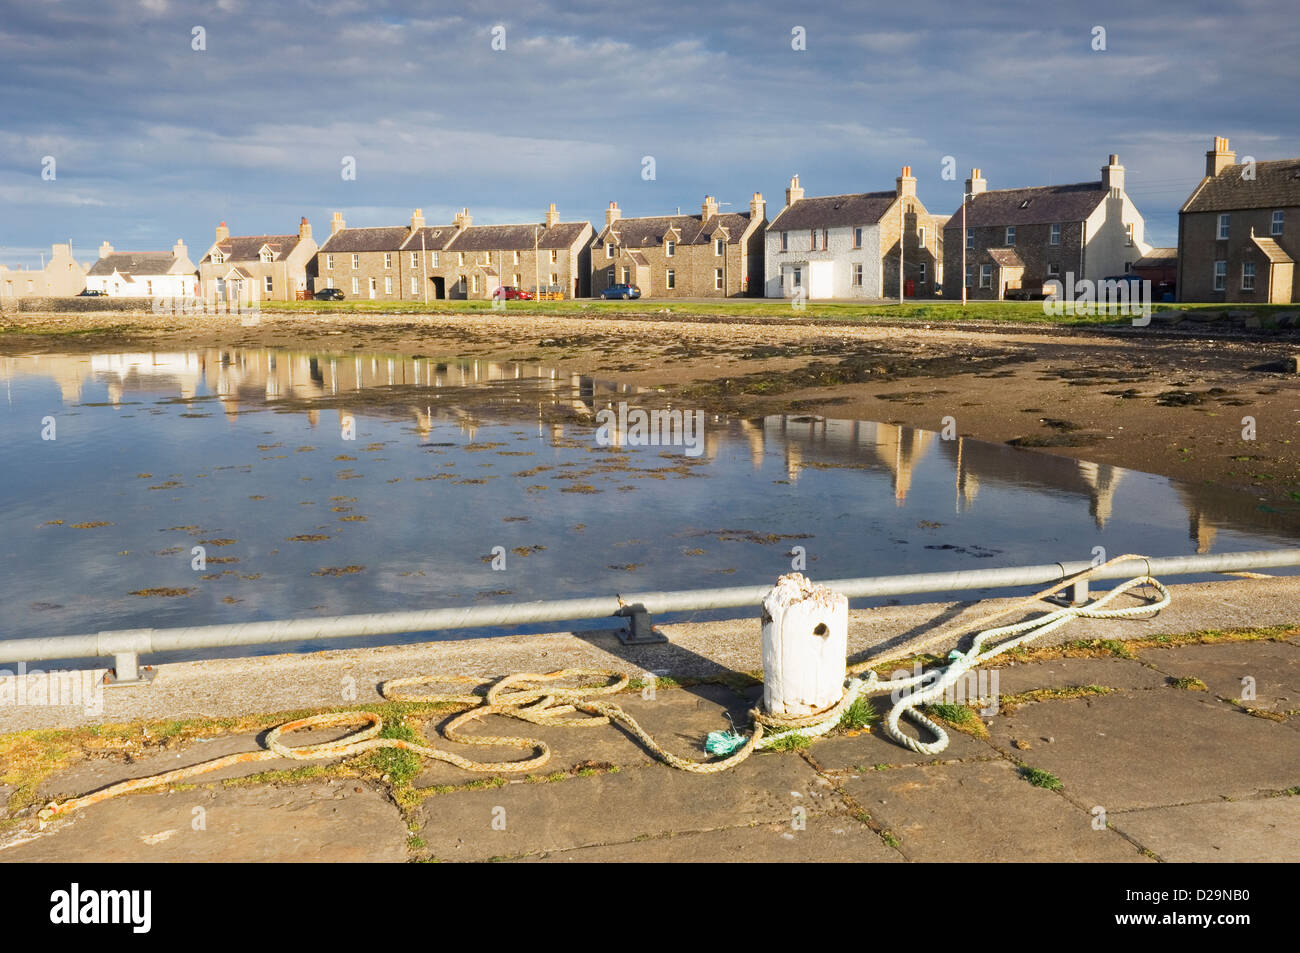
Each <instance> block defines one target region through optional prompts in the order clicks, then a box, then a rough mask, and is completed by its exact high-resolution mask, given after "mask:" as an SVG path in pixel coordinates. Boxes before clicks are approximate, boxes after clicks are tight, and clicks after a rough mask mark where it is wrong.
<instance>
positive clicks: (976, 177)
mask: <svg viewBox="0 0 1300 953" xmlns="http://www.w3.org/2000/svg"><path fill="white" fill-rule="evenodd" d="M988 189H989V184H988V182H986V181H985V180H984V176H983V175H981V174H980V170H979V169H971V170H970V178H969V179H967V180H966V193H967V194H968V195H979V194H980V193H981V192H987V191H988Z"/></svg>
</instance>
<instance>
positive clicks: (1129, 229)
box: [1124, 222, 1133, 245]
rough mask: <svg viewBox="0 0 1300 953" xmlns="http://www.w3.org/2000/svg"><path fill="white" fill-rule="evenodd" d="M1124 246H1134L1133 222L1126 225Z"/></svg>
mask: <svg viewBox="0 0 1300 953" xmlns="http://www.w3.org/2000/svg"><path fill="white" fill-rule="evenodd" d="M1124 244H1125V245H1132V244H1133V223H1132V222H1128V223H1126V224H1125V225H1124Z"/></svg>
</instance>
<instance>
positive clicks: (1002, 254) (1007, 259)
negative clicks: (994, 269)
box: [988, 248, 1025, 268]
mask: <svg viewBox="0 0 1300 953" xmlns="http://www.w3.org/2000/svg"><path fill="white" fill-rule="evenodd" d="M988 252H989V257H990V258H992V259H993V260H994V261H995V262H997V263H998V264H999V265H1001V266H1002V267H1003V268H1023V267H1025V263H1024V261H1022V260H1021V258H1020V256H1019V255H1017V254H1016V250H1015V249H1014V248H990V249H989V250H988Z"/></svg>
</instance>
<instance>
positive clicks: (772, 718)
mask: <svg viewBox="0 0 1300 953" xmlns="http://www.w3.org/2000/svg"><path fill="white" fill-rule="evenodd" d="M1145 558H1146V557H1144V556H1133V555H1125V556H1117V557H1115V558H1114V559H1111V560H1109V561H1108V562H1105V563H1102V564H1100V565H1098V566H1094V567H1091V568H1089V569H1087V570H1084V571H1083V572H1081V573H1077V574H1075V575H1074V576H1070V577H1068V578H1063V579H1062V580H1061V581H1060V582H1059V583H1056V584H1055V585H1053V586H1051V587H1050V588H1048V589H1044V590H1042V591H1041V592H1038V593H1035V594H1034V595H1032V596H1029V597H1028V598H1026V599H1024V600H1021V601H1019V602H1016V603H1014V604H1012V605H1010V606H1008V607H1006V608H1004V609H1001V610H999V611H998V612H995V613H993V614H992V615H988V616H984V617H981V618H980V619H977V620H975V621H973V622H970V623H967V624H965V625H962V626H960V627H958V628H956V629H953V630H949V631H946V632H943V633H941V634H938V635H932V636H926V637H924V638H922V639H919V640H913V641H912V642H910V643H908V644H907V645H905V646H899V647H898V648H896V649H894V650H892V651H891V652H890V653H888V654H886V655H882V656H878V657H876V658H873V659H868V660H867V661H864V662H861V663H858V664H857V665H854V666H851V667H850V668H848V669H847V672H848V676H849V677H848V678H847V679H846V680H845V684H844V692H843V694H842V695H841V697H840V700H839V701H838V702H836V703H835V704H834V705H832V706H831V707H829V708H827V709H826V710H824V711H820V712H816V713H814V714H812V715H806V716H791V715H778V714H770V713H767V712H764V711H762V710H761V709H759V708H757V707H756V708H753V709H751V710H750V712H749V715H750V718H751V719H752V722H753V731H752V733H751V734H750V735H749V737H748V738H744V739H743V743H742V736H739V735H732V736H731V739H732V740H734V742H735V743H736V744H738V747H731V746H730V745H728V746H726V747H725V748H717V747H715V745H714V744H713V740H714V739H713V738H712V737H711V738H710V745H709V746H708V750H711V751H712V750H727V751H729V752H730V753H728V754H727V755H726V757H723V758H720V759H718V760H714V761H695V760H692V759H690V758H683V757H680V756H678V755H675V754H673V753H672V752H670V751H667V750H665V749H664V748H663V747H662V746H661V745H659V743H658V742H656V741H655V739H654V738H653V737H652V736H651V735H650V734H649V733H648V732H647V731H646V730H645V729H644V728H642V727H641V726H640V725H639V724H638V723H637V721H636V719H635V718H633V717H632V716H631V715H629V714H628V713H627V712H626V711H624V710H623V709H622V708H620V707H619V706H618V705H615V704H612V703H611V702H608V701H602V700H601V699H602V698H604V697H605V696H609V695H614V694H617V693H618V692H621V691H622V690H623V689H624V688H626V687H627V685H628V676H627V675H625V674H622V673H620V672H611V671H608V670H605V669H585V668H570V669H561V670H559V671H555V672H548V673H544V674H541V673H531V672H529V673H520V674H515V675H507V676H506V677H504V678H502V679H500V680H498V681H496V682H494V683H493V684H492V685H490V686H489V687H488V689H487V691H486V693H485V694H483V695H480V694H478V693H476V692H465V693H447V692H418V691H412V689H418V688H420V687H424V686H431V685H449V684H452V683H460V684H481V682H479V681H478V680H475V679H471V678H463V677H446V676H417V677H414V678H399V679H394V680H392V681H388V682H384V683H383V684H382V685H381V686H380V689H379V691H380V694H381V695H382V696H383V697H384V698H386V699H388V700H390V701H405V702H420V703H426V704H456V705H465V706H469V707H468V710H467V711H464V712H462V713H461V714H459V715H457V716H456V717H455V718H453V719H452V720H451V721H449V722H448V723H447V724H446V725H445V726H444V727H443V728H442V731H441V733H442V736H443V737H444V738H445V739H446V740H448V741H451V742H454V743H457V744H465V745H480V746H484V745H486V746H503V747H514V748H522V749H528V750H531V751H532V752H533V755H532V757H530V758H525V759H523V760H518V761H474V760H471V759H469V758H466V757H463V756H462V755H459V754H456V753H455V752H451V751H444V750H442V749H439V748H434V747H431V746H429V745H425V744H420V743H418V742H414V741H407V740H405V739H403V738H383V737H380V733H381V731H382V730H383V727H384V723H383V719H382V718H381V717H380V716H379V715H378V714H375V713H374V712H366V711H346V712H329V713H325V714H320V715H310V716H308V717H306V718H299V719H297V720H296V721H290V722H286V723H285V724H283V725H279V726H278V727H276V728H273V729H272V730H271V731H270V732H268V733H267V735H266V739H265V745H266V747H265V748H263V749H261V750H258V751H246V752H241V753H239V754H233V755H226V756H225V757H221V758H214V759H213V760H211V761H204V762H202V763H200V764H195V765H190V766H189V767H185V768H178V769H176V770H174V771H167V772H164V773H162V774H156V775H152V776H150V777H144V778H133V779H131V780H129V781H122V782H119V783H117V784H113V785H110V786H108V787H106V788H103V789H101V790H99V791H95V792H92V793H90V794H86V795H84V796H82V797H78V798H72V799H70V800H67V801H64V802H63V803H62V804H60V803H58V802H55V801H51V802H50V803H49V804H47V805H46V806H45V807H44V808H43V809H42V810H41V811H40V812H39V814H38V815H37V818H38V822H39V824H40V826H42V827H44V826H45V824H46V823H48V822H49V821H51V820H53V819H54V818H57V817H61V816H64V815H67V814H70V813H72V812H74V811H79V810H81V809H82V808H86V807H89V806H91V805H92V804H97V803H99V802H101V801H105V800H108V799H109V798H114V797H118V796H119V795H122V794H128V793H131V792H133V791H141V790H147V789H150V788H156V787H163V786H166V785H171V784H176V783H178V782H181V781H185V780H188V779H189V778H192V777H195V776H197V775H200V774H207V773H210V772H213V771H220V770H222V769H223V768H228V767H232V766H234V765H238V764H247V763H250V762H258V761H269V760H273V759H276V758H287V759H290V760H294V761H311V760H337V759H340V758H351V757H355V756H356V755H360V754H364V753H365V752H367V751H374V750H376V749H380V748H398V749H401V750H404V751H410V752H413V753H414V754H416V755H418V756H419V757H421V758H427V759H429V760H433V761H445V762H447V763H449V764H453V765H456V766H457V767H459V768H463V769H464V770H466V771H473V772H484V773H491V774H509V773H520V772H525V771H532V770H535V769H537V768H540V767H542V766H543V765H545V764H546V763H547V762H548V761H550V758H551V749H550V747H549V746H548V745H547V744H546V742H545V741H542V740H541V739H538V738H525V737H519V736H503V735H473V734H464V733H463V732H462V730H461V729H462V728H464V727H465V726H466V725H468V724H470V723H471V722H475V721H478V720H480V719H482V718H485V717H487V716H488V715H503V716H506V717H509V718H517V719H519V720H521V721H526V722H529V723H531V724H535V725H540V726H550V727H564V728H594V727H599V726H601V725H608V724H609V723H610V722H617V723H618V724H620V725H622V726H623V727H624V728H625V729H626V730H627V731H628V732H629V733H630V734H632V735H633V736H634V737H635V738H637V740H639V741H640V742H641V743H642V744H643V745H644V746H645V747H646V749H647V750H648V751H650V752H651V753H652V754H654V755H655V756H656V757H658V758H659V759H660V760H662V761H664V762H665V763H666V764H669V765H671V766H672V767H674V768H678V769H679V770H682V771H690V772H692V773H695V774H717V773H720V772H722V771H727V770H729V769H731V768H734V767H735V766H736V765H738V764H740V763H741V762H742V761H744V760H745V759H746V758H748V757H749V756H750V755H751V754H753V753H754V752H755V751H760V750H763V749H765V748H771V747H773V746H774V745H776V744H778V743H779V742H780V741H781V739H783V738H785V737H787V736H790V735H793V734H798V735H802V736H804V737H806V738H813V737H817V736H819V735H824V734H826V733H827V732H829V731H831V730H832V729H834V728H835V727H836V725H838V724H839V722H840V719H841V718H842V716H843V714H844V712H845V711H846V710H847V709H848V708H849V707H850V706H851V705H853V703H854V702H855V701H856V700H857V699H858V698H859V697H861V696H863V695H873V694H881V693H883V692H884V691H890V692H894V693H897V695H896V698H897V700H896V701H895V702H894V704H893V707H891V708H890V710H889V714H888V715H887V716H886V718H885V723H884V729H885V733H886V734H887V735H888V736H889V737H890V738H892V739H893V740H894V741H896V742H898V743H899V744H900V745H903V746H904V747H906V748H909V749H911V750H912V751H916V752H918V753H920V754H937V753H938V752H941V751H943V750H944V749H945V748H947V747H948V735H947V732H945V731H944V729H943V728H942V727H941V726H940V725H938V724H937V723H936V722H934V721H933V720H932V719H930V718H928V717H926V715H924V714H923V713H922V712H920V711H919V710H918V709H919V707H920V706H921V705H926V704H929V703H930V702H932V701H934V700H935V699H936V698H940V697H942V696H943V695H944V694H945V692H946V691H947V690H948V689H949V688H950V687H951V686H952V685H953V684H955V683H956V682H957V681H958V679H960V678H962V677H963V676H964V675H965V674H966V673H967V672H969V671H970V670H971V669H973V668H976V667H977V666H979V665H982V664H983V663H985V662H987V661H988V660H989V659H992V658H994V657H995V656H998V655H1001V654H1002V653H1004V652H1007V651H1010V650H1011V649H1014V648H1017V647H1018V646H1021V645H1025V644H1027V643H1029V642H1032V641H1033V640H1035V639H1038V638H1041V637H1042V636H1044V635H1046V634H1047V633H1049V632H1052V631H1054V630H1056V629H1059V628H1060V627H1061V626H1063V625H1065V624H1066V623H1068V622H1070V621H1071V620H1073V619H1080V618H1083V619H1128V618H1138V617H1141V616H1144V615H1150V614H1152V613H1155V612H1158V611H1160V610H1161V609H1163V608H1165V607H1166V606H1168V605H1169V602H1170V595H1169V590H1168V589H1166V588H1165V587H1164V586H1163V585H1162V584H1161V583H1160V582H1158V581H1157V580H1155V579H1153V578H1151V576H1150V575H1149V574H1148V575H1142V576H1137V577H1134V578H1132V579H1129V580H1127V581H1126V582H1123V583H1121V584H1120V585H1118V586H1116V587H1115V588H1114V589H1112V590H1110V591H1109V592H1108V593H1106V594H1105V595H1103V596H1101V597H1100V598H1098V599H1096V600H1094V601H1092V602H1090V603H1088V604H1086V605H1082V606H1067V607H1064V608H1061V609H1057V610H1055V611H1053V612H1049V613H1047V614H1046V615H1042V616H1039V617H1037V618H1034V619H1028V620H1026V621H1023V622H1017V623H1014V624H1011V625H1005V626H1001V627H998V628H984V629H982V631H980V632H979V634H978V635H976V636H975V639H974V641H973V642H972V643H971V647H970V649H969V650H968V651H966V652H964V653H963V652H958V651H953V652H952V653H951V654H950V655H949V658H950V660H951V661H950V664H949V665H947V666H946V667H944V668H943V669H941V670H940V669H932V670H930V671H928V672H921V673H919V674H916V675H912V676H909V677H904V678H898V679H895V678H891V679H889V680H888V681H882V680H881V678H880V676H879V675H878V674H877V673H876V672H875V671H874V670H872V666H879V665H881V664H882V663H883V662H886V661H890V660H892V659H895V658H899V657H902V656H904V655H914V654H919V653H920V652H922V651H924V649H925V647H926V646H927V645H931V644H933V643H935V642H938V641H949V640H951V639H953V638H954V637H956V636H959V635H961V634H963V633H965V632H969V631H971V630H973V629H976V628H979V627H982V626H987V625H988V623H990V622H993V621H996V620H997V619H1000V618H1003V617H1004V616H1007V615H1010V614H1011V613H1013V612H1015V611H1017V610H1023V609H1025V608H1027V607H1028V606H1030V605H1032V604H1034V603H1037V602H1039V601H1040V600H1042V599H1044V598H1046V597H1048V596H1051V595H1053V594H1055V593H1057V592H1060V591H1061V590H1062V589H1065V588H1067V587H1069V586H1073V585H1074V584H1075V583H1077V582H1081V581H1083V580H1085V579H1087V578H1089V577H1090V576H1093V575H1095V574H1096V573H1097V572H1099V571H1101V570H1102V569H1104V568H1106V567H1107V566H1109V565H1111V564H1112V563H1116V562H1122V561H1125V560H1129V559H1145ZM1139 587H1149V588H1151V589H1154V590H1155V591H1156V593H1158V595H1159V598H1158V599H1155V600H1150V601H1148V602H1147V603H1146V604H1144V605H1136V606H1129V607H1126V608H1118V609H1111V608H1106V606H1108V605H1109V603H1110V602H1112V601H1113V600H1114V599H1116V598H1118V597H1119V596H1121V595H1123V594H1124V593H1127V592H1129V591H1131V590H1133V589H1136V588H1139ZM997 639H1004V640H1005V641H1002V642H997V643H996V644H994V645H992V647H990V648H985V645H986V644H987V643H990V642H994V641H996V640H997ZM863 673H865V675H864V674H863ZM593 678H596V679H601V680H603V681H604V684H600V685H595V686H590V685H576V686H574V685H553V684H551V683H555V682H564V681H572V680H574V679H579V680H590V679H593ZM578 712H582V713H583V715H582V716H578V715H577V713H578ZM903 717H906V718H908V719H909V720H911V721H913V722H915V723H916V724H917V725H919V726H921V727H922V728H924V729H925V730H926V731H928V732H930V733H931V734H932V735H933V736H934V740H933V741H930V742H925V741H920V740H917V739H916V738H913V737H911V736H910V735H908V734H905V733H904V732H903V731H902V729H900V728H899V721H900V719H901V718H903ZM358 724H360V725H361V727H360V728H358V729H357V730H356V731H353V732H350V733H349V734H347V735H345V736H344V737H342V738H339V739H337V740H334V741H327V742H323V743H319V744H307V745H289V744H286V743H285V742H284V741H283V740H282V739H283V738H284V737H285V736H287V735H290V734H293V733H294V732H296V731H305V730H309V729H322V728H339V727H344V726H356V725H358Z"/></svg>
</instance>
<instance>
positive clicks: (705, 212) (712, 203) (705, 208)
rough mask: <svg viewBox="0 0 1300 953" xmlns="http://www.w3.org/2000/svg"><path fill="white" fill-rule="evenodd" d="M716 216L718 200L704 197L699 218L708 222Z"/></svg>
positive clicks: (709, 196)
mask: <svg viewBox="0 0 1300 953" xmlns="http://www.w3.org/2000/svg"><path fill="white" fill-rule="evenodd" d="M717 214H718V200H717V199H715V198H714V197H713V196H712V195H706V196H704V204H703V205H701V206H700V218H701V219H703V220H704V221H708V220H709V219H710V218H712V217H713V216H715V215H717Z"/></svg>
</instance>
